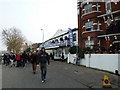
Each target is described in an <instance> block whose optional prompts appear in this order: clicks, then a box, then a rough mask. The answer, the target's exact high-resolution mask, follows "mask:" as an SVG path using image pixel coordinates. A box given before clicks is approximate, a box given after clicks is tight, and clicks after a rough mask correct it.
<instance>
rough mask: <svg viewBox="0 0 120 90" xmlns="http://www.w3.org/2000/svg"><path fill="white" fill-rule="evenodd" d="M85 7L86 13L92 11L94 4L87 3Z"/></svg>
mask: <svg viewBox="0 0 120 90" xmlns="http://www.w3.org/2000/svg"><path fill="white" fill-rule="evenodd" d="M84 9H85V14H87V13H90V12H92V4H87V5H85V7H84Z"/></svg>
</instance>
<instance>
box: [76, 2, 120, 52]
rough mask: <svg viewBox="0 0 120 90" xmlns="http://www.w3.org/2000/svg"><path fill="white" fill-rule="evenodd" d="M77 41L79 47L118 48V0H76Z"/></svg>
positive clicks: (119, 19)
mask: <svg viewBox="0 0 120 90" xmlns="http://www.w3.org/2000/svg"><path fill="white" fill-rule="evenodd" d="M77 9H78V43H79V46H80V47H81V48H86V47H91V48H93V47H103V48H104V49H106V50H108V49H110V48H111V47H112V48H114V49H117V50H120V1H118V2H111V0H106V1H105V2H89V0H78V8H77Z"/></svg>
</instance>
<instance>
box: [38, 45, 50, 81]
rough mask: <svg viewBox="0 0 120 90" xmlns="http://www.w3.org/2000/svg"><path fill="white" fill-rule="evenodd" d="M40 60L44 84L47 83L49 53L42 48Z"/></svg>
mask: <svg viewBox="0 0 120 90" xmlns="http://www.w3.org/2000/svg"><path fill="white" fill-rule="evenodd" d="M38 60H39V63H40V69H41V79H42V83H43V82H45V81H46V73H47V62H48V64H49V63H50V62H49V55H48V53H47V52H46V51H45V48H44V47H43V48H42V51H41V53H40V54H39V55H38Z"/></svg>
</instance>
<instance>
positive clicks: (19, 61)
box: [16, 53, 21, 67]
mask: <svg viewBox="0 0 120 90" xmlns="http://www.w3.org/2000/svg"><path fill="white" fill-rule="evenodd" d="M16 61H17V66H16V67H19V66H21V54H20V53H18V54H17V55H16Z"/></svg>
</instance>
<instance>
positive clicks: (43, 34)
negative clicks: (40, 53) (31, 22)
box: [41, 29, 44, 42]
mask: <svg viewBox="0 0 120 90" xmlns="http://www.w3.org/2000/svg"><path fill="white" fill-rule="evenodd" d="M41 30H42V31H43V37H42V42H44V29H41Z"/></svg>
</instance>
